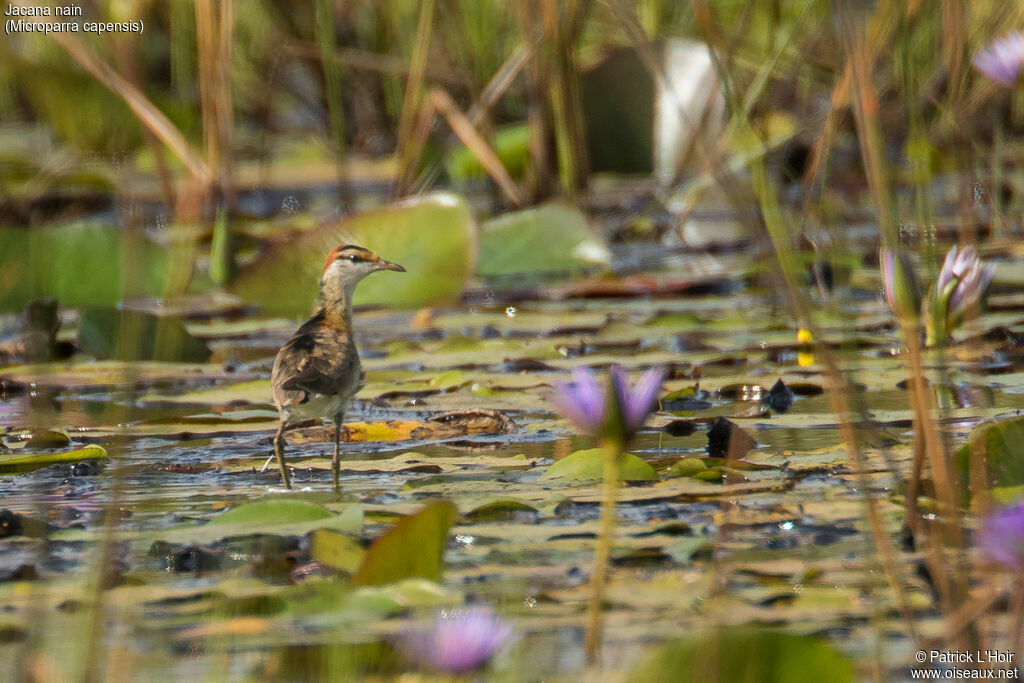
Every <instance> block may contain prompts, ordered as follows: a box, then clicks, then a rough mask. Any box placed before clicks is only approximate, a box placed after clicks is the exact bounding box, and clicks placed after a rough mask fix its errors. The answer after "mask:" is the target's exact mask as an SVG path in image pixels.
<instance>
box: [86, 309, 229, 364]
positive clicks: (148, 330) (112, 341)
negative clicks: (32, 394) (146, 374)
mask: <svg viewBox="0 0 1024 683" xmlns="http://www.w3.org/2000/svg"><path fill="white" fill-rule="evenodd" d="M78 343H79V346H81V347H82V350H83V351H85V352H86V353H90V354H93V355H95V356H99V357H100V358H112V359H115V360H156V361H165V362H170V363H203V362H205V361H207V360H208V359H209V358H210V349H208V348H207V347H206V344H205V343H204V342H203V341H201V340H199V339H197V338H195V337H193V336H192V335H191V334H189V333H188V331H187V330H186V329H185V326H184V325H182V324H181V323H180V322H178V321H177V320H174V319H173V318H163V317H159V316H155V315H152V314H150V313H140V312H137V311H122V310H118V309H116V308H85V309H82V311H81V312H80V313H79V316H78Z"/></svg>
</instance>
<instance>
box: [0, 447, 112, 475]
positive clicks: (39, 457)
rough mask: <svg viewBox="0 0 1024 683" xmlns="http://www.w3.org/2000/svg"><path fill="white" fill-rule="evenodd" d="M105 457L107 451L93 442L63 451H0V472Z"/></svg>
mask: <svg viewBox="0 0 1024 683" xmlns="http://www.w3.org/2000/svg"><path fill="white" fill-rule="evenodd" d="M106 457H107V451H106V450H105V449H104V448H103V447H102V446H96V445H94V444H90V445H88V446H86V447H85V448H79V449H78V450H74V451H67V452H64V453H12V454H4V453H0V472H27V471H30V470H34V469H38V468H40V467H47V466H48V465H56V464H59V463H73V462H81V461H82V460H99V459H102V458H106Z"/></svg>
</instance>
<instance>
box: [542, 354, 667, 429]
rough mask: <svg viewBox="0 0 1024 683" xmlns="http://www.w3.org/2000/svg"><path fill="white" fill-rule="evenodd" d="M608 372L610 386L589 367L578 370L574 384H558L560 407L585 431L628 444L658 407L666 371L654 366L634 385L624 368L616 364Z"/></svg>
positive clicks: (567, 416) (575, 371) (574, 372)
mask: <svg viewBox="0 0 1024 683" xmlns="http://www.w3.org/2000/svg"><path fill="white" fill-rule="evenodd" d="M608 374H609V378H610V384H609V386H608V388H607V389H606V388H603V387H601V386H600V385H599V384H598V383H597V382H596V381H595V380H594V376H593V374H592V373H591V372H590V369H589V368H584V367H578V368H576V369H574V370H573V382H572V383H571V384H559V385H557V386H556V387H555V388H556V390H557V392H558V393H557V395H556V397H557V402H558V407H559V410H560V411H561V413H562V414H563V415H565V417H566V418H568V419H569V421H570V422H572V423H573V424H574V425H576V427H577V428H578V429H579V430H580V431H581V432H583V433H584V434H588V435H590V436H593V437H596V438H611V439H615V440H617V441H619V442H620V443H625V442H626V441H628V440H629V439H630V437H632V436H633V435H634V434H636V432H637V431H639V430H640V429H641V428H642V427H643V425H644V421H645V420H646V419H647V416H648V415H650V414H651V411H652V410H653V409H654V407H655V399H656V398H657V395H658V390H659V389H660V388H661V382H662V380H663V379H664V378H665V372H664V371H663V370H662V369H661V368H651V369H650V370H647V371H646V372H644V374H643V375H641V376H640V379H639V380H638V381H637V383H636V384H634V385H633V386H632V387H630V386H629V379H628V378H627V377H626V371H625V370H624V369H623V368H622V367H620V366H618V365H616V366H613V367H612V368H611V369H610V370H609V372H608Z"/></svg>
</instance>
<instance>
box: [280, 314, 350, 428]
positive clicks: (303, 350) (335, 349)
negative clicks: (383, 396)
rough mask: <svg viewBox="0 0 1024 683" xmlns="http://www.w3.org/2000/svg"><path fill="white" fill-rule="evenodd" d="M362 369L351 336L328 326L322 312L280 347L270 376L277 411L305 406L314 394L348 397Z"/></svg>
mask: <svg viewBox="0 0 1024 683" xmlns="http://www.w3.org/2000/svg"><path fill="white" fill-rule="evenodd" d="M361 375H362V368H361V366H360V363H359V353H358V351H356V345H355V341H354V340H353V339H352V335H351V333H350V332H349V331H348V330H347V329H344V328H342V327H338V326H335V325H331V324H328V322H327V318H326V316H325V315H324V314H323V312H318V313H317V314H316V315H314V316H313V317H312V318H310V319H309V320H307V321H306V322H305V323H303V324H302V325H301V326H300V327H299V329H298V330H296V331H295V334H293V335H292V337H291V339H289V340H288V342H287V343H286V344H285V345H284V346H282V347H281V350H280V351H278V352H277V357H276V358H275V359H274V371H273V373H272V374H271V376H270V381H271V384H272V385H273V392H274V404H275V405H277V407H278V408H282V407H285V406H289V405H296V404H301V403H305V402H306V401H307V400H309V399H310V398H311V396H312V395H314V394H320V395H325V396H332V395H340V396H342V397H343V398H344V399H346V400H347V399H349V398H351V397H352V396H353V395H354V394H355V393H356V392H357V391H358V390H359V387H360V385H361Z"/></svg>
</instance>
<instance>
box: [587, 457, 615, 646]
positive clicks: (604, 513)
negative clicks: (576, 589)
mask: <svg viewBox="0 0 1024 683" xmlns="http://www.w3.org/2000/svg"><path fill="white" fill-rule="evenodd" d="M602 449H603V450H604V481H603V483H602V491H601V522H600V529H599V530H598V534H597V544H596V545H595V546H594V571H593V573H592V574H591V575H590V602H589V603H588V604H587V623H586V629H587V630H586V637H585V638H584V642H583V649H584V653H585V654H586V658H587V664H594V663H595V662H596V661H597V652H598V649H599V648H600V645H601V626H602V604H603V602H604V589H605V584H606V583H607V579H608V556H609V555H610V554H611V549H612V536H613V534H614V533H615V497H616V493H617V492H618V487H619V459H620V456H621V455H622V446H621V445H619V444H617V443H614V442H607V443H604V444H602Z"/></svg>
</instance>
